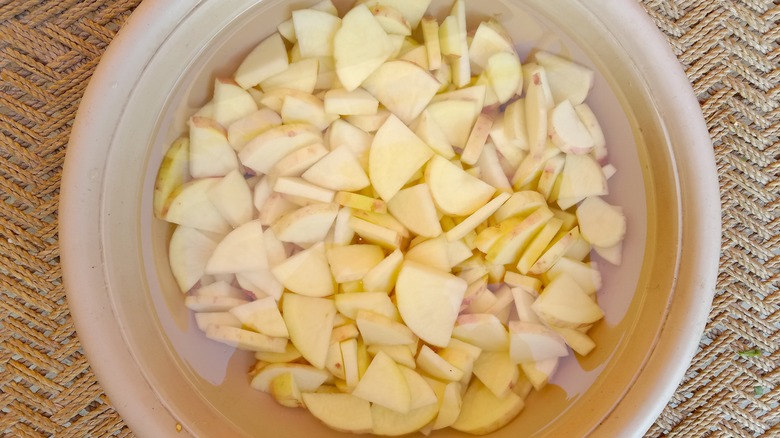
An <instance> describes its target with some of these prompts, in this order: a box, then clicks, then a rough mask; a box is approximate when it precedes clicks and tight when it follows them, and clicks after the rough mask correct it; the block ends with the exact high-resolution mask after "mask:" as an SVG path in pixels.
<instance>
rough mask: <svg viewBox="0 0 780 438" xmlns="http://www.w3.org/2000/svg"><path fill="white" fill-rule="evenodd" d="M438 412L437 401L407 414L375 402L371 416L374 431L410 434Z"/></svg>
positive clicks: (392, 434)
mask: <svg viewBox="0 0 780 438" xmlns="http://www.w3.org/2000/svg"><path fill="white" fill-rule="evenodd" d="M436 412H438V406H437V404H436V403H433V404H429V405H427V406H423V407H421V408H417V409H412V410H410V411H409V412H407V413H405V414H402V413H399V412H397V411H394V410H392V409H388V408H385V407H383V406H380V405H377V404H373V405H371V418H372V421H373V423H374V428H373V430H372V433H373V434H375V435H380V436H400V435H406V434H410V433H413V432H415V431H418V430H420V429H421V428H423V427H425V425H426V424H428V423H430V422H431V421H432V420H433V419H434V418H436Z"/></svg>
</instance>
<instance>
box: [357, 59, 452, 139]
mask: <svg viewBox="0 0 780 438" xmlns="http://www.w3.org/2000/svg"><path fill="white" fill-rule="evenodd" d="M439 86H440V84H439V81H437V80H436V78H434V77H433V76H432V75H431V74H430V73H429V72H428V71H427V70H425V69H423V68H422V67H420V66H419V65H416V64H414V63H412V62H409V61H404V60H395V61H388V62H386V63H384V64H382V66H380V67H379V68H377V69H376V71H374V72H373V73H372V74H371V76H369V77H368V78H366V80H365V81H364V82H363V88H365V89H366V90H367V91H368V92H369V93H371V94H372V95H374V97H376V98H377V100H379V103H381V104H382V105H384V106H385V107H386V108H387V109H389V110H390V112H392V113H393V114H395V115H396V117H398V118H399V119H400V120H401V121H402V122H404V123H406V124H411V123H412V121H413V120H414V119H416V118H417V116H419V115H420V113H422V111H423V110H424V109H425V107H426V106H428V103H430V101H431V99H432V98H433V96H434V95H435V94H436V92H437V91H438V89H439Z"/></svg>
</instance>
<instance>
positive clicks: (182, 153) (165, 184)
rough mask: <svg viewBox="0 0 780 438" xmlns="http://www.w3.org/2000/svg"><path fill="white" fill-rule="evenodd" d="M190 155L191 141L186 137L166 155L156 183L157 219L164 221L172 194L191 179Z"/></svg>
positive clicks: (154, 206)
mask: <svg viewBox="0 0 780 438" xmlns="http://www.w3.org/2000/svg"><path fill="white" fill-rule="evenodd" d="M189 155H190V141H189V139H187V138H185V137H182V138H178V139H176V141H174V142H173V144H171V146H170V147H169V148H168V151H167V152H166V153H165V156H164V157H163V160H162V163H161V164H160V170H158V171H157V179H156V180H155V182H154V200H153V211H154V216H155V217H156V218H158V219H164V211H163V209H164V207H165V204H166V202H167V201H168V198H169V197H170V196H171V193H173V191H174V190H176V188H177V187H179V186H180V185H182V184H184V183H185V182H186V181H187V180H188V179H189V177H190V173H189V159H190V158H189Z"/></svg>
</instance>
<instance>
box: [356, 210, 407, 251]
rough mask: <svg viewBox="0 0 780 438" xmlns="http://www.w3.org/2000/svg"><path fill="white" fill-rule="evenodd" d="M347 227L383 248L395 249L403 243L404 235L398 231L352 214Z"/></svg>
mask: <svg viewBox="0 0 780 438" xmlns="http://www.w3.org/2000/svg"><path fill="white" fill-rule="evenodd" d="M349 227H350V228H352V230H354V231H355V233H356V234H357V235H359V236H360V237H362V238H363V239H365V240H367V241H369V242H371V243H375V244H377V245H379V246H382V247H383V248H387V249H390V250H393V251H394V250H396V249H398V248H399V247H401V245H402V244H403V241H404V237H403V236H402V235H401V233H399V232H398V231H395V230H392V229H390V228H387V227H383V226H381V225H377V224H374V223H371V222H369V221H367V220H364V219H360V218H357V217H355V216H354V215H353V216H350V218H349Z"/></svg>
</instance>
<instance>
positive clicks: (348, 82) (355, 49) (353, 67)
mask: <svg viewBox="0 0 780 438" xmlns="http://www.w3.org/2000/svg"><path fill="white" fill-rule="evenodd" d="M366 41H371V44H366ZM392 53H393V45H392V42H391V41H390V39H389V38H388V36H387V32H385V30H384V29H383V28H382V25H381V24H379V22H378V21H377V19H376V18H374V15H373V14H372V13H371V11H370V10H369V9H368V7H366V5H363V4H361V5H357V6H355V7H354V8H352V9H351V10H350V11H349V12H347V14H346V15H345V16H344V18H343V20H342V21H341V28H340V29H339V30H338V31H337V32H336V36H335V38H334V40H333V58H334V59H335V61H336V74H337V75H338V77H339V81H340V82H341V84H342V85H343V86H344V88H346V89H347V90H348V91H352V90H354V89H356V88H357V87H359V86H360V84H362V83H363V81H364V80H365V79H366V78H367V77H368V76H370V75H371V73H373V72H374V70H376V69H377V68H379V66H380V65H382V63H384V62H385V61H386V60H387V59H388V58H389V57H390V55H391V54H392Z"/></svg>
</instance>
